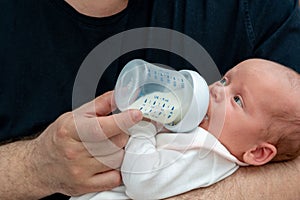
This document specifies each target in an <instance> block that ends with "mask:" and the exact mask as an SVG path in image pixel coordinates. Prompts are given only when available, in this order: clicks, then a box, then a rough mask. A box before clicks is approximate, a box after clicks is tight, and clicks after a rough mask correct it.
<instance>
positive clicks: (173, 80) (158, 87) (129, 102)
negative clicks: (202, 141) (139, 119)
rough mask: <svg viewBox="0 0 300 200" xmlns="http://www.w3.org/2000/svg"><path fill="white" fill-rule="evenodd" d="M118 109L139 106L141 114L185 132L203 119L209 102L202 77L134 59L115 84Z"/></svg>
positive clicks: (172, 129) (122, 109) (175, 130)
mask: <svg viewBox="0 0 300 200" xmlns="http://www.w3.org/2000/svg"><path fill="white" fill-rule="evenodd" d="M115 101H116V105H117V107H118V108H119V110H121V111H124V110H127V109H139V110H140V111H141V112H142V113H143V116H144V117H145V118H148V119H151V120H153V121H156V122H159V123H161V124H163V125H164V127H165V128H167V129H169V130H171V131H174V132H187V131H191V130H193V129H194V128H196V127H197V126H198V125H199V124H200V122H201V121H202V120H203V118H204V116H205V114H206V112H207V109H208V104H209V90H208V85H207V83H206V81H205V80H204V79H203V78H202V77H201V76H200V75H199V74H198V73H197V72H194V71H191V70H181V71H175V70H170V69H165V68H162V67H158V66H156V65H154V64H151V63H148V62H145V61H144V60H140V59H135V60H132V61H130V62H129V63H127V64H126V65H125V67H124V68H123V70H122V71H121V73H120V75H119V77H118V80H117V83H116V86H115Z"/></svg>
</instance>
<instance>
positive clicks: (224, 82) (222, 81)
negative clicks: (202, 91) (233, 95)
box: [220, 77, 227, 86]
mask: <svg viewBox="0 0 300 200" xmlns="http://www.w3.org/2000/svg"><path fill="white" fill-rule="evenodd" d="M220 83H221V84H222V85H223V86H226V84H227V80H226V78H225V77H223V78H222V79H221V80H220Z"/></svg>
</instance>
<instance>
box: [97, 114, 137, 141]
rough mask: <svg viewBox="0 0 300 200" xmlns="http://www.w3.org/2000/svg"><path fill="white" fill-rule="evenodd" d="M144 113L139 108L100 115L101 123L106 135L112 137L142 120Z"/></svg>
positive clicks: (124, 131)
mask: <svg viewBox="0 0 300 200" xmlns="http://www.w3.org/2000/svg"><path fill="white" fill-rule="evenodd" d="M142 119H143V114H142V112H141V111H139V110H127V111H124V112H121V113H118V114H114V115H110V116H107V117H99V123H100V124H101V128H102V131H103V133H104V134H105V135H106V137H112V136H114V135H117V134H120V133H126V132H127V130H128V129H129V128H130V127H132V126H133V125H135V124H136V123H138V122H139V121H141V120H142Z"/></svg>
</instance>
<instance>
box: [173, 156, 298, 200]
mask: <svg viewBox="0 0 300 200" xmlns="http://www.w3.org/2000/svg"><path fill="white" fill-rule="evenodd" d="M299 180H300V157H298V158H297V159H295V160H292V161H289V162H282V163H272V164H268V165H266V166H261V167H244V168H240V169H239V170H238V171H237V172H236V173H235V174H233V175H232V176H230V177H228V178H226V179H225V180H223V181H221V182H219V183H217V184H215V185H213V186H211V187H208V188H201V189H198V190H194V191H191V192H188V193H186V194H183V195H179V196H176V197H173V198H170V199H169V200H184V199H196V200H197V199H214V200H219V199H220V200H221V199H222V200H224V199H230V200H231V199H240V200H243V199H245V200H257V199H272V200H281V199H285V200H294V199H300V190H299Z"/></svg>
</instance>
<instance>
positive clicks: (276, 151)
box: [200, 59, 300, 165]
mask: <svg viewBox="0 0 300 200" xmlns="http://www.w3.org/2000/svg"><path fill="white" fill-rule="evenodd" d="M210 97H211V98H210V105H209V109H208V113H207V119H206V120H204V121H203V122H202V123H201V125H200V126H201V127H203V128H205V129H207V130H209V131H210V132H211V133H212V134H213V135H215V136H216V137H217V138H218V139H219V140H220V142H221V143H222V144H223V145H224V146H226V147H227V149H228V150H229V151H230V152H231V153H232V154H233V155H235V156H236V157H237V158H238V159H239V160H241V161H243V162H246V163H248V164H251V165H262V164H265V163H267V162H269V161H282V160H289V159H293V158H295V157H296V156H298V155H299V154H300V100H299V99H300V75H299V74H298V73H297V72H294V71H293V70H291V69H289V68H286V67H284V66H282V65H280V64H277V63H274V62H271V61H267V60H262V59H250V60H246V61H244V62H242V63H240V64H238V65H237V66H235V67H234V68H232V69H231V70H229V71H228V72H227V73H226V74H225V76H224V77H223V78H222V79H221V80H220V81H218V82H216V83H214V84H212V85H210Z"/></svg>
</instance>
